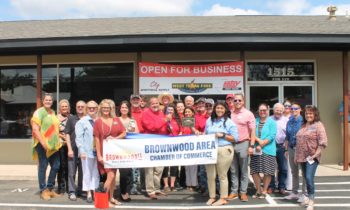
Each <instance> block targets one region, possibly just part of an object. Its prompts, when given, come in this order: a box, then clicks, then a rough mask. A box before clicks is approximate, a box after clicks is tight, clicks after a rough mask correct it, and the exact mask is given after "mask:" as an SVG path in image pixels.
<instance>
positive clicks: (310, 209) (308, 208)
mask: <svg viewBox="0 0 350 210" xmlns="http://www.w3.org/2000/svg"><path fill="white" fill-rule="evenodd" d="M306 210H314V201H313V200H310V201H309V204H308V205H307V208H306Z"/></svg>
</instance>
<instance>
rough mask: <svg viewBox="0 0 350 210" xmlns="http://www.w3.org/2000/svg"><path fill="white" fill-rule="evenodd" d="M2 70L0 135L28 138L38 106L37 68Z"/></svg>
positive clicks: (0, 70)
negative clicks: (31, 120)
mask: <svg viewBox="0 0 350 210" xmlns="http://www.w3.org/2000/svg"><path fill="white" fill-rule="evenodd" d="M0 72H1V105H0V106H1V109H0V122H1V124H0V137H6V138H28V137H29V136H31V128H30V126H29V124H30V117H31V115H32V114H33V112H34V110H35V107H36V68H35V67H21V68H20V67H18V68H11V69H9V68H7V69H6V68H1V69H0Z"/></svg>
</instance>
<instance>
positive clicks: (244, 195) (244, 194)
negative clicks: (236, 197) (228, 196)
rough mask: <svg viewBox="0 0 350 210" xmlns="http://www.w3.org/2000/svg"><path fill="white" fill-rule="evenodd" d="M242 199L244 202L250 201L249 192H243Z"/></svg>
mask: <svg viewBox="0 0 350 210" xmlns="http://www.w3.org/2000/svg"><path fill="white" fill-rule="evenodd" d="M240 199H241V201H242V202H247V201H248V196H247V193H241V196H240Z"/></svg>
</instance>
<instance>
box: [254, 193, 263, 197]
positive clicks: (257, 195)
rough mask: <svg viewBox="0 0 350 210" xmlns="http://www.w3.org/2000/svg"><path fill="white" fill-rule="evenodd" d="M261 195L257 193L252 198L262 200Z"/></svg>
mask: <svg viewBox="0 0 350 210" xmlns="http://www.w3.org/2000/svg"><path fill="white" fill-rule="evenodd" d="M260 196H261V193H255V194H254V195H252V198H260Z"/></svg>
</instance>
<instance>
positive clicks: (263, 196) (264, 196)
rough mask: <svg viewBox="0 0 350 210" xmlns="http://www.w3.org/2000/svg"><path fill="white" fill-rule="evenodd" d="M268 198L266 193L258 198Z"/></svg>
mask: <svg viewBox="0 0 350 210" xmlns="http://www.w3.org/2000/svg"><path fill="white" fill-rule="evenodd" d="M266 196H267V194H266V193H261V194H260V196H259V197H258V198H259V199H265V198H266Z"/></svg>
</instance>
